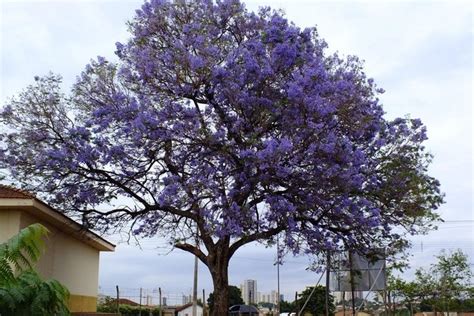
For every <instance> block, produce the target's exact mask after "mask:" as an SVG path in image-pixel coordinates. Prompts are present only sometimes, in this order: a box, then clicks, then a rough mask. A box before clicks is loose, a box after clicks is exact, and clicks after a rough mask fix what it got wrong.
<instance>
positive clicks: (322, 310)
mask: <svg viewBox="0 0 474 316" xmlns="http://www.w3.org/2000/svg"><path fill="white" fill-rule="evenodd" d="M313 288H314V287H307V288H306V289H305V290H304V291H303V292H301V294H298V296H299V297H298V300H297V302H296V305H297V306H299V307H300V308H303V305H304V303H305V302H306V300H307V299H308V297H309V296H310V294H311V292H312V291H313ZM335 311H336V307H335V306H334V297H333V296H332V295H329V314H330V315H334V312H335ZM302 312H303V313H305V312H309V313H311V314H313V315H315V316H319V315H326V288H325V287H324V286H321V285H318V286H316V290H315V291H314V293H313V295H312V296H311V298H310V299H309V301H308V304H307V305H306V307H305V308H304V309H303V310H302Z"/></svg>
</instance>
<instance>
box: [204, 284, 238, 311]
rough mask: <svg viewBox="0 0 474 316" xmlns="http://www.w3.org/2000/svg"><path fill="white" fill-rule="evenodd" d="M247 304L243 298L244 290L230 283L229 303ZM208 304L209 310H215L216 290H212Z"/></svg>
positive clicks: (231, 304) (229, 304) (230, 304)
mask: <svg viewBox="0 0 474 316" xmlns="http://www.w3.org/2000/svg"><path fill="white" fill-rule="evenodd" d="M242 304H245V302H244V300H243V299H242V292H241V291H240V289H239V288H238V287H236V286H234V285H229V301H228V303H227V305H228V306H229V307H230V306H233V305H242ZM207 305H208V306H209V310H210V311H211V313H212V311H213V310H214V292H211V293H210V294H209V297H208V298H207Z"/></svg>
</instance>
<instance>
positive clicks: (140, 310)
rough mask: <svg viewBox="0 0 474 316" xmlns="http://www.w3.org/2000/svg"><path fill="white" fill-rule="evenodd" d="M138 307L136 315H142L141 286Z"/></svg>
mask: <svg viewBox="0 0 474 316" xmlns="http://www.w3.org/2000/svg"><path fill="white" fill-rule="evenodd" d="M139 308H140V309H139V310H138V316H142V288H140V307H139Z"/></svg>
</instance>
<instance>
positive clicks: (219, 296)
mask: <svg viewBox="0 0 474 316" xmlns="http://www.w3.org/2000/svg"><path fill="white" fill-rule="evenodd" d="M226 250H227V249H225V250H224V251H217V252H216V254H215V255H213V256H211V255H210V256H209V257H208V267H209V271H210V272H211V276H212V283H213V285H214V307H213V309H212V311H211V313H210V315H211V316H224V315H228V314H229V306H228V305H229V275H228V272H229V270H228V268H229V258H228V255H227V251H226Z"/></svg>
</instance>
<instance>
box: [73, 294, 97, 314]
mask: <svg viewBox="0 0 474 316" xmlns="http://www.w3.org/2000/svg"><path fill="white" fill-rule="evenodd" d="M68 305H69V309H70V311H71V312H95V311H96V310H97V297H95V296H84V295H71V296H70V297H69V304H68Z"/></svg>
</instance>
